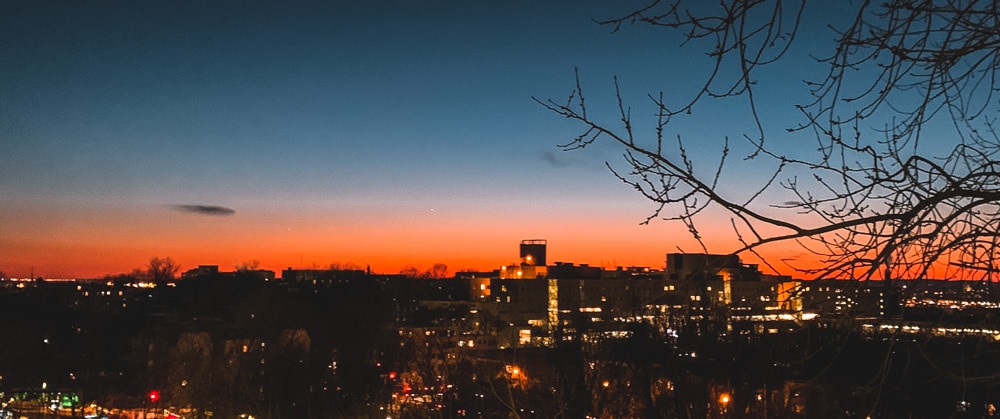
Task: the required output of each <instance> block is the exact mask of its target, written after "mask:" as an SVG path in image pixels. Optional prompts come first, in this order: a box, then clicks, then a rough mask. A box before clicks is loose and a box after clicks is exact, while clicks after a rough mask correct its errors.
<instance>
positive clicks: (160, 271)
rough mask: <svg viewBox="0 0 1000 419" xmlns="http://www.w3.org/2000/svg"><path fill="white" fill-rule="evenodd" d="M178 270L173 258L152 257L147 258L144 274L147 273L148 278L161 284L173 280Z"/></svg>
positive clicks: (178, 267)
mask: <svg viewBox="0 0 1000 419" xmlns="http://www.w3.org/2000/svg"><path fill="white" fill-rule="evenodd" d="M179 270H180V266H178V265H177V264H175V263H174V260H173V259H171V258H170V257H169V256H168V257H165V258H162V259H161V258H159V257H154V258H152V259H150V260H149V266H148V267H147V268H146V274H147V275H149V278H150V279H151V280H152V281H153V282H155V283H157V284H162V283H165V282H168V281H171V280H173V279H174V276H176V275H177V271H179Z"/></svg>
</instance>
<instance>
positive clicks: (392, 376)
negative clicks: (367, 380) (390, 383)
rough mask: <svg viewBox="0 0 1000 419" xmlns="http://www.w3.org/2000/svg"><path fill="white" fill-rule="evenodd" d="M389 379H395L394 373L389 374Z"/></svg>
mask: <svg viewBox="0 0 1000 419" xmlns="http://www.w3.org/2000/svg"><path fill="white" fill-rule="evenodd" d="M389 379H390V380H395V379H396V371H390V372H389Z"/></svg>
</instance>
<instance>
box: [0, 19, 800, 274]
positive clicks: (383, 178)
mask: <svg viewBox="0 0 1000 419" xmlns="http://www.w3.org/2000/svg"><path fill="white" fill-rule="evenodd" d="M641 4H643V3H641V2H600V1H583V2H530V1H506V2H486V1H426V2H398V1H375V2H368V1H366V2H280V3H279V2H274V3H269V2H245V1H240V2H236V1H232V2H227V1H199V2H188V1H182V2H156V1H143V2H125V1H102V2H94V1H54V2H43V3H39V2H33V1H8V2H4V3H3V4H2V5H0V115H3V118H2V119H0V156H2V157H0V159H2V164H0V196H2V197H3V198H2V199H0V233H2V234H0V235H2V236H5V238H0V271H7V272H9V273H11V274H13V275H25V274H26V271H27V270H28V269H29V267H34V268H35V269H36V270H41V269H39V267H41V266H53V264H55V261H58V260H68V259H73V258H77V259H80V260H79V261H78V262H75V263H68V262H67V263H65V264H64V265H65V267H63V268H59V269H56V268H52V269H51V270H50V271H49V272H50V274H51V275H76V274H82V275H96V274H99V273H100V272H106V273H111V272H115V271H120V270H127V269H128V268H129V267H130V266H131V267H134V266H141V265H142V264H143V263H144V262H145V260H148V258H149V257H152V256H170V255H174V257H175V258H178V259H181V261H182V265H184V266H185V267H192V266H193V265H197V264H219V265H221V266H222V267H223V268H224V269H225V268H226V267H228V266H230V265H232V264H235V263H239V262H242V261H244V260H249V259H260V260H261V262H262V264H263V265H264V266H265V267H267V268H269V269H281V268H283V267H285V266H286V265H290V264H299V263H301V264H306V265H308V264H310V263H312V264H319V265H324V264H326V263H331V262H345V261H350V262H353V263H358V264H362V265H364V264H366V263H368V264H373V265H375V267H376V268H378V269H380V270H382V271H395V270H398V268H399V266H400V265H406V264H414V265H419V264H421V263H423V264H427V265H429V264H432V263H434V262H436V261H439V260H441V261H445V262H447V263H449V266H451V267H452V268H453V269H462V268H476V269H485V268H490V267H492V266H493V265H494V264H499V263H505V262H508V261H509V260H510V259H511V257H514V256H516V253H514V252H515V251H516V250H515V248H514V246H515V245H516V243H517V241H518V240H520V239H527V238H548V239H549V240H550V243H551V244H550V248H553V250H551V251H550V252H554V253H555V255H556V256H555V258H553V257H550V260H559V259H558V258H559V257H562V258H564V259H568V260H573V261H576V262H584V263H587V262H590V263H594V264H597V263H598V262H599V261H602V262H608V261H609V260H610V261H613V262H617V263H619V264H638V265H650V266H654V267H659V266H660V265H662V260H663V257H662V255H663V253H666V252H669V251H676V246H678V245H682V244H684V243H688V244H689V243H690V242H689V241H685V240H687V239H686V237H685V236H684V235H685V233H684V231H683V228H681V227H680V226H675V225H669V224H664V223H659V224H653V225H650V226H638V223H639V222H640V221H642V220H643V219H644V218H645V216H646V215H647V214H648V213H649V211H650V210H651V209H652V207H651V206H650V205H649V204H648V203H647V202H645V201H643V200H642V198H641V197H639V196H638V195H635V194H634V193H632V192H631V191H630V190H629V189H628V188H627V187H625V186H623V185H621V184H620V183H619V182H618V181H617V180H615V179H614V178H613V177H612V176H611V175H610V174H609V173H608V172H607V171H606V169H604V167H603V162H604V161H606V160H612V161H616V159H617V156H618V153H617V152H616V151H615V150H614V149H613V148H610V147H605V146H597V147H593V149H588V150H586V151H585V152H574V153H566V152H563V151H560V150H559V149H558V148H557V147H556V145H557V144H560V143H564V142H566V141H567V140H569V139H571V138H572V137H573V136H574V135H576V134H577V131H576V127H575V126H574V125H572V124H571V123H570V122H569V121H566V120H564V119H561V118H559V117H558V116H555V115H553V114H551V113H549V112H547V111H546V110H544V109H543V108H542V107H541V106H539V105H537V104H536V103H534V102H533V101H532V99H531V97H532V96H537V97H540V98H554V99H557V100H562V99H563V98H565V97H566V95H567V94H569V92H570V91H571V90H572V88H573V87H574V82H573V74H574V69H575V68H578V69H579V71H580V74H581V76H582V78H583V80H584V82H585V89H586V90H587V93H588V94H589V96H590V97H591V98H592V99H591V103H592V106H593V107H594V109H595V110H596V111H603V112H604V113H606V115H607V117H608V121H609V122H614V121H615V118H616V116H615V114H613V113H611V112H610V111H611V110H612V109H613V105H614V102H613V91H612V86H613V85H612V77H614V76H616V75H617V76H618V78H619V80H620V82H621V84H622V86H623V89H624V91H625V93H626V95H627V96H628V97H629V98H630V99H632V100H633V101H634V102H635V106H636V109H637V111H636V114H637V115H638V114H639V112H645V113H646V114H649V113H651V112H652V111H651V110H650V109H645V110H642V109H640V108H639V106H640V105H642V104H643V102H644V100H645V99H644V95H645V93H646V92H656V91H659V90H664V91H666V92H668V93H669V94H683V93H684V92H687V91H690V88H691V87H692V86H694V85H695V84H696V83H697V81H698V80H700V78H701V77H703V75H704V71H705V64H704V61H703V60H702V59H701V58H702V57H701V56H700V55H699V54H700V53H699V52H697V51H692V52H688V51H687V50H680V49H678V48H677V47H678V45H679V44H680V42H681V40H680V39H679V38H676V37H674V36H671V35H670V34H669V33H667V32H664V31H662V30H658V29H654V28H648V27H642V26H636V27H629V28H626V29H624V30H623V31H620V32H618V33H615V34H611V31H610V28H608V27H603V26H600V25H597V24H595V23H594V22H593V21H592V19H595V18H596V19H600V18H607V17H613V16H616V15H618V14H620V13H623V12H627V11H629V10H631V9H632V8H634V7H635V6H637V5H641ZM789 71H790V72H791V73H792V74H794V73H795V71H799V69H795V68H792V69H789ZM787 76H788V75H787V74H783V75H780V76H779V77H787ZM793 83H798V82H797V81H795V80H794V79H791V80H789V81H788V84H789V85H791V84H793ZM779 84H780V80H779ZM781 89H783V88H782V87H779V88H778V90H775V91H774V94H775V95H777V96H780V95H781V94H783V92H781ZM730 105H733V107H732V109H727V107H728V106H730ZM712 106H717V107H718V109H711V111H712V112H706V113H705V114H704V115H702V114H698V115H696V116H692V117H691V118H690V119H689V120H686V121H679V122H678V125H679V126H680V127H682V128H684V129H685V131H684V132H685V135H686V140H687V141H688V143H689V144H693V145H694V147H692V149H694V150H695V153H696V154H697V155H698V157H701V158H706V159H709V160H708V161H710V162H712V163H714V161H715V158H714V157H713V156H714V153H717V152H718V148H719V146H718V144H719V142H718V141H717V140H718V138H720V136H722V135H727V134H728V135H731V136H732V135H734V132H735V134H736V135H738V133H739V130H740V127H741V126H746V125H745V124H747V123H748V118H747V117H746V116H745V114H741V113H740V109H741V108H739V107H738V106H735V105H734V104H726V103H716V104H713V105H712ZM768 112H773V113H774V116H775V118H777V119H783V118H785V117H786V116H785V114H784V113H787V112H791V109H790V108H789V109H777V108H776V109H774V110H769V111H768ZM720 121H725V123H720ZM646 127H648V122H647V125H646ZM706 164H708V162H706ZM733 187H734V188H740V187H742V186H741V185H739V184H734V185H733ZM176 205H217V206H222V207H226V208H231V209H233V210H235V214H234V215H232V216H229V217H212V216H205V215H199V214H187V213H181V212H179V211H176V210H175V208H176V207H174V206H176ZM432 213H433V214H432ZM428 217H434V218H428ZM588 231H589V232H590V233H589V234H588ZM393 232H401V237H402V238H400V239H399V241H398V242H397V240H395V239H393V234H392V233H393ZM105 234H112V237H115V242H116V244H114V245H113V246H112V245H111V244H110V243H108V241H109V240H108V238H107V237H106V236H105ZM53 237H54V238H57V239H53ZM374 238H378V239H377V240H376V239H374ZM248 241H254V242H259V243H260V244H256V245H252V246H251V245H248V244H247V242H248ZM345 242H349V243H355V244H356V245H352V246H345V245H342V243H345ZM338 243H341V244H338ZM443 243H447V244H443ZM456 243H458V244H456ZM557 249H562V250H557ZM724 250H725V249H719V251H724ZM463 251H465V252H466V253H468V254H467V255H458V253H462V252H463ZM446 254H447V255H451V256H446ZM449 257H450V259H449ZM595 259H599V260H595ZM372 261H374V262H372ZM43 271H44V270H43Z"/></svg>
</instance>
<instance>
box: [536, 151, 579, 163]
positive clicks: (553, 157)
mask: <svg viewBox="0 0 1000 419" xmlns="http://www.w3.org/2000/svg"><path fill="white" fill-rule="evenodd" d="M542 160H545V161H546V162H547V163H548V164H549V165H551V166H552V167H568V166H569V165H570V164H571V163H572V162H571V161H570V160H569V159H566V158H564V157H562V156H561V155H557V154H556V153H555V152H553V151H552V150H546V151H544V152H542Z"/></svg>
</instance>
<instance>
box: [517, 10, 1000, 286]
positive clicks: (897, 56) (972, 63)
mask: <svg viewBox="0 0 1000 419" xmlns="http://www.w3.org/2000/svg"><path fill="white" fill-rule="evenodd" d="M824 7H825V5H824V4H820V2H815V3H811V2H806V1H805V0H801V1H776V0H775V1H771V0H723V1H721V2H717V3H714V4H712V5H708V4H705V3H703V2H689V1H684V0H676V1H659V0H656V1H652V2H651V3H650V4H648V5H647V6H645V7H642V8H640V9H638V10H635V11H633V12H630V13H623V15H622V16H620V17H617V18H612V19H607V20H602V21H599V23H601V24H603V25H607V26H609V27H610V28H612V29H613V31H618V30H621V29H623V28H624V27H625V26H628V25H632V24H648V25H651V26H654V27H659V28H663V29H664V30H665V31H666V36H668V37H669V36H671V34H676V36H677V37H676V38H675V39H676V40H677V42H678V43H679V44H683V46H685V47H690V48H700V49H701V51H703V52H704V54H705V55H704V56H705V57H706V59H707V60H708V63H707V65H708V69H709V70H708V71H707V72H705V73H704V74H702V75H703V76H704V78H703V80H702V83H701V84H700V85H698V86H700V87H698V86H696V88H695V89H694V90H693V92H692V93H691V94H690V96H687V97H678V96H670V95H665V94H664V93H658V94H657V93H654V94H650V95H648V99H649V100H648V102H647V105H645V106H642V107H641V109H642V112H640V113H641V114H643V115H646V114H651V115H652V117H653V118H652V120H650V121H648V123H647V122H646V121H641V120H635V119H633V112H632V108H631V106H629V105H628V104H627V102H628V98H627V97H625V94H623V93H622V90H620V89H618V86H619V80H617V79H616V80H615V88H616V92H617V97H616V98H614V100H615V102H616V105H615V107H616V108H617V112H616V113H617V114H616V115H611V116H610V117H609V118H605V117H603V116H602V115H601V113H599V112H593V111H591V112H588V110H590V109H589V108H592V107H593V106H592V104H591V100H587V101H585V98H587V99H591V98H588V97H586V96H585V95H584V92H583V89H582V87H583V84H582V83H581V81H580V78H579V76H577V81H576V88H575V89H574V90H573V91H572V93H571V94H570V95H569V99H568V100H566V101H565V102H557V101H554V100H539V99H536V100H537V101H538V102H539V103H540V104H542V105H543V106H545V107H546V108H548V109H549V110H551V111H553V112H555V113H557V114H559V115H561V116H563V117H566V118H569V119H571V120H574V121H576V122H578V123H579V124H580V125H582V128H581V133H580V134H579V135H578V136H576V137H574V138H573V139H572V140H570V141H569V142H567V143H566V144H563V145H562V147H563V148H565V149H567V150H573V149H580V148H585V147H588V146H590V145H591V144H593V143H595V142H598V141H600V142H604V141H609V142H611V143H614V144H616V145H617V146H618V147H620V149H621V150H622V152H623V155H624V161H625V165H624V168H621V167H618V166H616V165H611V164H608V167H609V169H611V171H612V172H613V173H614V175H615V176H617V177H618V178H619V179H620V180H621V181H622V182H624V183H626V184H627V185H629V186H631V187H633V188H635V189H636V190H637V191H638V192H639V193H640V194H642V195H643V196H644V197H646V198H647V199H649V200H651V201H652V202H653V203H654V204H655V210H654V211H653V213H652V214H651V215H650V216H649V218H648V219H647V220H646V221H647V222H648V221H650V220H652V219H654V218H664V219H666V220H675V221H679V222H680V223H682V224H683V225H684V226H686V228H687V229H688V230H689V231H690V232H691V234H692V235H693V237H694V238H695V239H697V240H698V241H699V242H701V240H702V237H703V236H702V231H701V230H700V229H699V226H700V225H701V222H702V221H704V217H706V216H711V217H714V218H718V216H719V215H718V214H719V211H721V212H724V213H727V214H728V215H729V217H730V224H731V231H732V236H731V239H732V240H733V241H735V242H736V243H738V244H737V245H735V246H734V247H733V248H731V249H729V250H728V251H730V252H732V253H740V252H752V253H755V254H757V253H758V250H759V249H761V248H762V247H763V246H766V245H769V244H773V243H777V242H788V241H797V242H798V243H800V244H801V245H802V246H803V247H804V248H805V250H807V252H810V253H812V254H814V255H815V256H816V257H817V258H818V259H819V260H820V264H819V266H818V267H817V266H812V267H810V266H805V265H802V264H793V266H794V267H796V268H798V269H800V270H801V271H802V272H804V273H806V274H811V275H815V276H817V277H840V278H852V279H853V278H856V279H868V278H881V277H885V278H923V277H926V276H935V277H938V278H955V277H963V278H965V279H970V278H971V277H976V278H982V279H989V280H995V279H996V278H997V275H998V272H1000V270H998V269H997V267H996V266H994V262H993V261H994V260H996V259H997V258H998V256H1000V245H998V244H1000V234H998V233H997V231H998V230H1000V203H998V202H1000V164H998V163H1000V162H998V161H997V153H998V152H1000V136H998V135H997V131H996V130H995V127H994V125H993V124H994V121H995V118H996V115H997V111H998V110H1000V109H998V107H1000V104H998V102H997V100H996V97H995V96H994V95H995V94H996V93H997V91H998V89H1000V87H998V84H997V76H998V74H997V69H998V67H1000V24H998V21H1000V8H998V7H997V4H996V2H992V1H974V0H942V1H927V0H891V1H887V2H870V1H861V2H856V3H851V4H843V3H838V5H837V10H848V12H847V13H845V14H840V13H832V12H831V9H828V8H824ZM806 26H808V27H809V28H816V27H824V26H828V27H830V28H832V30H831V32H830V35H831V38H832V40H833V42H830V43H828V44H823V43H819V42H815V38H812V37H810V38H809V39H810V40H812V41H814V43H812V44H808V45H799V44H800V43H802V42H808V41H807V40H806V39H801V40H800V39H798V38H799V35H800V32H801V30H802V28H803V27H806ZM813 57H818V58H816V59H815V62H817V63H818V64H819V65H820V67H819V71H818V73H817V74H815V77H812V78H811V79H809V80H804V81H803V82H802V83H801V84H800V85H799V86H800V87H801V90H800V92H801V93H802V95H798V96H797V95H795V94H794V92H790V91H789V90H788V89H786V88H785V87H787V85H788V84H789V81H788V80H787V76H786V77H780V76H779V77H776V75H778V74H783V73H784V72H785V71H786V69H787V68H788V67H786V66H787V65H789V64H792V63H802V62H803V61H804V60H813ZM692 76H693V75H692ZM668 77H669V75H668ZM685 81H686V79H685ZM625 82H627V81H625ZM775 87H781V88H775ZM796 98H804V99H803V100H802V101H801V102H797V101H796ZM713 101H715V102H719V103H718V104H720V105H721V104H723V103H724V104H726V105H727V106H725V107H721V106H718V107H717V106H712V103H713ZM736 101H742V102H743V104H744V105H743V106H744V107H743V109H742V110H741V111H733V110H732V109H733V108H732V107H731V106H730V105H731V104H732V103H733V102H736ZM775 101H778V102H780V101H784V105H785V108H784V109H781V108H780V107H779V108H777V109H765V108H764V104H765V102H767V103H768V106H774V105H773V103H774V102H775ZM717 109H726V110H727V112H730V114H727V115H722V114H720V115H715V118H716V119H718V120H720V121H721V120H726V119H733V117H736V116H742V115H746V116H748V117H749V122H750V123H749V128H748V129H746V130H743V129H739V128H736V129H739V130H738V131H734V132H732V133H731V134H729V135H731V136H733V137H737V136H738V137H739V138H742V140H743V141H744V142H745V147H741V148H740V149H742V150H745V151H746V155H745V157H744V158H745V160H748V161H751V163H752V164H753V170H754V171H756V172H759V173H765V175H764V176H762V177H759V178H757V179H760V180H759V183H758V184H757V185H751V184H750V183H749V182H751V181H752V180H753V179H748V177H747V176H745V170H746V166H743V168H742V169H738V170H736V171H733V170H732V169H730V165H731V162H730V160H731V158H730V152H731V151H732V149H731V148H730V147H731V144H730V142H729V136H726V137H723V138H718V139H717V140H716V141H715V142H714V147H717V150H718V157H713V161H712V162H710V163H709V164H707V165H706V164H704V162H701V161H696V159H695V158H694V157H692V155H691V154H689V153H688V149H687V148H686V145H685V141H684V140H685V139H686V138H685V135H684V132H682V131H681V130H680V129H679V127H677V128H675V126H677V125H678V124H684V123H685V122H678V121H683V120H689V119H690V118H691V116H690V115H692V114H700V113H702V112H706V111H708V112H711V111H712V110H717ZM795 114H797V115H798V116H799V121H798V122H797V123H792V124H791V125H790V126H788V125H786V124H788V122H787V121H786V120H784V119H781V120H778V119H775V118H777V117H779V115H795ZM675 122H676V123H675ZM730 125H731V126H734V127H738V126H739V124H730ZM647 126H648V127H649V131H648V134H646V133H645V132H644V131H643V128H644V127H647ZM779 133H780V134H779ZM671 138H675V140H671ZM687 140H690V139H689V138H688V139H687ZM712 141H713V140H712V139H711V138H697V142H698V143H699V148H703V149H709V148H711V147H713V142H712ZM733 182H736V183H737V184H738V185H739V187H736V188H732V187H727V185H729V184H731V183H733ZM710 213H711V215H709V214H710ZM717 239H718V238H713V240H712V241H713V242H719V240H717ZM701 246H702V250H707V246H706V245H705V244H704V243H702V244H701ZM758 256H760V255H759V254H758ZM763 259H764V260H765V262H766V263H769V264H774V263H777V261H773V260H770V259H766V258H763ZM772 267H773V266H772Z"/></svg>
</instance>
